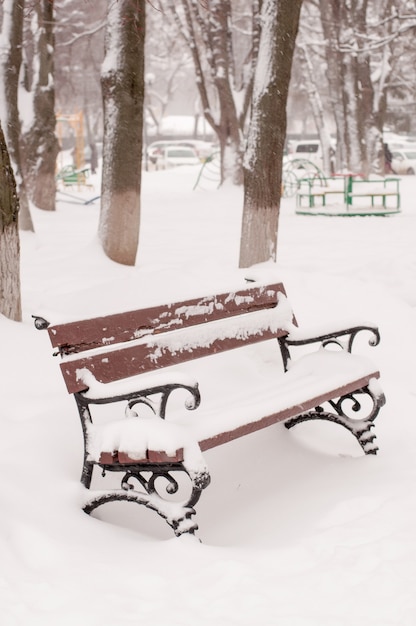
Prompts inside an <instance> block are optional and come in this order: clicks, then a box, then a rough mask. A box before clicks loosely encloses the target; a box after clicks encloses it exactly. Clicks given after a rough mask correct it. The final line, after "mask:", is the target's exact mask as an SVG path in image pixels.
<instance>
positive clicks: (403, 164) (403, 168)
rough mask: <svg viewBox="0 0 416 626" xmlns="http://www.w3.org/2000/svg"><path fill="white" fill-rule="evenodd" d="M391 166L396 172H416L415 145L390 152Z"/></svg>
mask: <svg viewBox="0 0 416 626" xmlns="http://www.w3.org/2000/svg"><path fill="white" fill-rule="evenodd" d="M391 166H392V168H393V171H394V172H395V173H396V174H414V173H415V172H416V147H415V148H404V149H403V150H395V151H394V152H392V161H391Z"/></svg>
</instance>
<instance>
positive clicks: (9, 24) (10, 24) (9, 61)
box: [0, 0, 33, 231]
mask: <svg viewBox="0 0 416 626" xmlns="http://www.w3.org/2000/svg"><path fill="white" fill-rule="evenodd" d="M23 17H24V2H23V1H22V0H4V3H3V21H2V28H1V36H0V40H1V45H0V77H1V78H0V117H1V120H2V122H3V129H4V134H5V137H6V141H7V145H8V149H9V154H10V160H11V162H12V164H13V169H14V172H15V177H16V183H17V191H18V195H19V201H20V215H19V227H20V228H21V229H22V230H30V231H33V222H32V218H31V215H30V210H29V199H28V195H27V191H26V185H25V181H24V178H23V171H22V162H21V155H20V135H21V123H20V118H19V111H18V87H19V73H20V67H21V64H22V45H23Z"/></svg>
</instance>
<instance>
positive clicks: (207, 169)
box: [194, 152, 221, 191]
mask: <svg viewBox="0 0 416 626" xmlns="http://www.w3.org/2000/svg"><path fill="white" fill-rule="evenodd" d="M220 185H221V157H220V153H219V152H214V153H213V154H211V155H210V156H209V157H207V158H206V159H205V161H204V162H203V164H202V166H201V169H200V170H199V174H198V178H197V179H196V183H195V185H194V190H195V189H197V188H198V187H199V188H200V189H204V190H205V191H206V190H208V189H218V188H219V187H220Z"/></svg>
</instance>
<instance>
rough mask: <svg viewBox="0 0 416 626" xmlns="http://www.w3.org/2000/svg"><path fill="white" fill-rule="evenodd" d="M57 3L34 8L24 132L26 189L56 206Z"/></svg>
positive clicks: (44, 205) (41, 202)
mask: <svg viewBox="0 0 416 626" xmlns="http://www.w3.org/2000/svg"><path fill="white" fill-rule="evenodd" d="M53 16H54V3H53V0H38V1H37V2H35V3H33V6H32V7H31V30H32V33H33V42H34V54H33V59H32V67H31V68H30V69H31V72H29V73H30V74H31V78H32V80H31V85H30V92H31V95H32V98H33V120H32V123H31V126H30V128H29V130H28V131H27V132H25V135H24V147H25V159H24V161H25V165H26V172H25V174H26V182H27V188H28V191H29V194H30V197H31V200H32V201H33V202H34V204H35V205H36V206H37V207H39V208H40V209H45V210H48V211H51V210H54V209H55V164H56V157H57V154H58V151H59V146H58V140H57V138H56V136H55V124H56V121H55V110H54V109H55V89H54V82H53V55H54V31H53V27H54V21H53Z"/></svg>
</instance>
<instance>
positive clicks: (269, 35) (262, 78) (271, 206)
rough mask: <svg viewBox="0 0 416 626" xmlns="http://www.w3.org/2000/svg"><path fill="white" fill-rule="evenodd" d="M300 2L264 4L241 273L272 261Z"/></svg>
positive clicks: (270, 1) (248, 152)
mask: <svg viewBox="0 0 416 626" xmlns="http://www.w3.org/2000/svg"><path fill="white" fill-rule="evenodd" d="M301 5H302V0H263V3H262V12H261V24H262V29H261V35H260V47H259V54H258V60H257V66H256V72H255V77H254V89H253V99H252V106H251V120H250V127H249V133H248V140H247V150H246V154H245V157H244V211H243V224H242V231H241V244H240V267H249V266H250V265H253V264H255V263H260V262H263V261H269V260H275V259H276V250H277V228H278V220H279V211H280V197H281V184H282V159H283V148H284V143H285V138H286V103H287V95H288V89H289V82H290V75H291V69H292V59H293V52H294V48H295V41H296V35H297V32H298V25H299V15H300V9H301Z"/></svg>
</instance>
